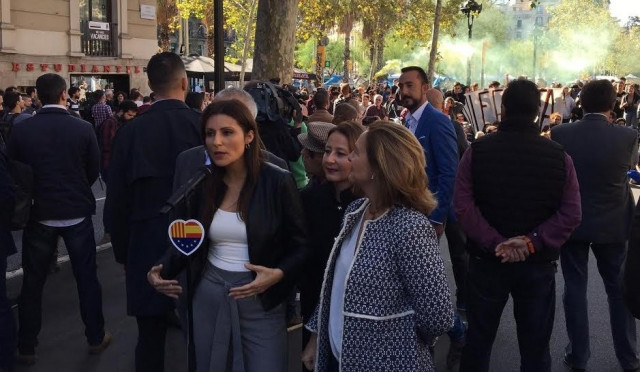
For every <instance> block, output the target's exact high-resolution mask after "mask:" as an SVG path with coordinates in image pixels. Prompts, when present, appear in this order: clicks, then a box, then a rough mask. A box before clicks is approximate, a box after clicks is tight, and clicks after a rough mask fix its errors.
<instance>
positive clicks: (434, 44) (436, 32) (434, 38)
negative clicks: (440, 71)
mask: <svg viewBox="0 0 640 372" xmlns="http://www.w3.org/2000/svg"><path fill="white" fill-rule="evenodd" d="M441 17H442V0H436V9H435V13H434V16H433V31H432V32H431V51H430V52H429V65H428V67H427V82H428V83H429V84H431V82H433V76H434V75H435V72H436V57H437V55H438V37H439V36H440V18H441Z"/></svg>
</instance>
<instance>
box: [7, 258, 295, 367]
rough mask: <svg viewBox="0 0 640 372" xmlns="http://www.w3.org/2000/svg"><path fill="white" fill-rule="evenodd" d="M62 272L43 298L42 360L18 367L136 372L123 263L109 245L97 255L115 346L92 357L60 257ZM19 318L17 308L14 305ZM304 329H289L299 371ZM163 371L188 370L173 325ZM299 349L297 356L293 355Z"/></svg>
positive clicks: (15, 277)
mask: <svg viewBox="0 0 640 372" xmlns="http://www.w3.org/2000/svg"><path fill="white" fill-rule="evenodd" d="M62 261H63V262H61V263H60V268H61V270H60V271H59V272H58V273H56V274H50V275H49V277H48V278H47V283H46V284H45V288H44V296H43V302H42V331H41V332H40V335H39V337H38V340H39V343H40V344H39V345H38V347H37V349H36V354H37V356H38V360H37V362H36V364H35V365H33V366H16V370H15V371H16V372H27V371H28V372H53V371H56V372H57V371H64V372H76V371H77V372H88V371H91V372H132V371H134V370H135V369H134V351H135V346H136V338H137V335H138V331H137V324H136V321H135V318H133V317H129V316H127V315H126V309H127V307H126V305H127V304H126V294H125V283H124V272H123V270H122V266H121V265H119V264H117V263H116V262H115V260H114V258H113V252H112V250H111V249H110V248H108V249H103V250H101V251H99V252H98V253H97V262H98V277H99V279H100V283H101V284H102V299H103V311H104V318H105V328H106V329H107V330H109V331H110V332H111V333H112V335H113V339H112V341H111V345H110V346H109V347H108V348H107V349H106V350H105V351H104V352H103V353H102V354H100V355H89V354H88V353H87V343H86V341H85V340H86V339H85V337H84V326H83V324H82V320H81V319H80V308H79V305H78V294H77V290H76V285H75V279H74V278H73V274H72V272H71V264H70V263H69V262H68V261H66V260H64V259H63V260H62ZM9 278H10V279H8V281H7V291H8V294H9V298H17V297H18V295H19V293H20V286H21V283H22V275H21V273H20V272H16V273H13V274H10V275H9ZM14 312H15V317H16V319H17V318H18V314H17V307H14ZM300 344H301V331H300V329H297V330H295V331H292V332H290V333H289V348H290V350H292V355H291V358H290V359H291V365H290V368H289V371H296V368H297V371H300V366H301V363H300V362H299V361H300V356H299V350H301V345H300ZM165 350H166V353H165V371H167V372H182V371H186V370H187V367H186V360H187V357H186V355H187V353H186V346H185V343H184V341H183V337H182V332H181V331H180V330H179V329H176V328H170V329H169V331H168V333H167V342H166V349H165ZM295 352H297V355H294V353H295Z"/></svg>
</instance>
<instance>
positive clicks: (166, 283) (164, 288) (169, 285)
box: [147, 265, 182, 300]
mask: <svg viewBox="0 0 640 372" xmlns="http://www.w3.org/2000/svg"><path fill="white" fill-rule="evenodd" d="M160 270H162V265H157V266H154V267H152V268H151V270H149V272H148V273H147V280H148V281H149V284H151V286H152V287H153V288H155V289H156V291H158V292H160V293H162V294H164V295H167V296H169V297H171V298H174V299H176V300H177V299H178V296H179V295H180V294H181V293H182V287H181V286H180V285H179V284H178V281H177V280H164V279H162V277H161V276H160Z"/></svg>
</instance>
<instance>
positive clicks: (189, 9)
mask: <svg viewBox="0 0 640 372" xmlns="http://www.w3.org/2000/svg"><path fill="white" fill-rule="evenodd" d="M177 7H178V10H179V11H180V16H181V17H182V18H183V19H186V20H189V18H191V17H194V18H196V19H198V20H200V22H201V23H202V26H204V28H205V30H206V32H205V35H206V38H207V56H208V57H211V56H212V55H213V1H212V0H182V1H181V2H179V3H178V5H177ZM187 37H189V36H187Z"/></svg>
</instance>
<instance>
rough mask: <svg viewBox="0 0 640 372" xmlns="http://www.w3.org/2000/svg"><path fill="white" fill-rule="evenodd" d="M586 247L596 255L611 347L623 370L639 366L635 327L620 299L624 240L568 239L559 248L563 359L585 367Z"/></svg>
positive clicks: (588, 353)
mask: <svg viewBox="0 0 640 372" xmlns="http://www.w3.org/2000/svg"><path fill="white" fill-rule="evenodd" d="M589 247H591V250H592V251H593V255H594V256H595V258H596V261H597V266H598V272H599V273H600V276H601V277H602V281H603V282H604V288H605V291H606V292H607V300H608V302H609V319H610V322H611V334H612V336H613V348H614V349H615V353H616V357H617V358H618V361H619V362H620V365H621V366H622V368H623V369H633V368H637V367H638V366H640V363H639V362H638V355H637V348H636V326H635V321H634V319H633V317H632V316H631V313H630V312H629V310H628V309H627V307H626V306H625V304H624V301H623V299H622V265H623V263H624V260H625V258H626V252H627V247H626V244H625V243H612V244H595V243H594V244H591V243H589V242H579V241H573V240H569V241H568V242H567V243H565V245H564V246H563V247H562V249H560V262H561V264H562V275H563V276H564V281H565V285H564V295H563V304H564V314H565V319H566V327H567V334H568V336H569V344H568V345H567V347H566V349H565V351H566V354H567V358H568V359H569V361H570V362H571V363H572V364H573V365H574V366H575V367H576V368H585V367H586V365H587V361H588V360H589V357H590V355H591V352H590V350H589V317H588V315H587V277H588V275H587V271H588V261H589Z"/></svg>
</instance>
